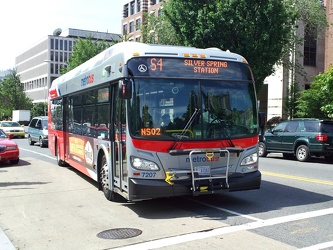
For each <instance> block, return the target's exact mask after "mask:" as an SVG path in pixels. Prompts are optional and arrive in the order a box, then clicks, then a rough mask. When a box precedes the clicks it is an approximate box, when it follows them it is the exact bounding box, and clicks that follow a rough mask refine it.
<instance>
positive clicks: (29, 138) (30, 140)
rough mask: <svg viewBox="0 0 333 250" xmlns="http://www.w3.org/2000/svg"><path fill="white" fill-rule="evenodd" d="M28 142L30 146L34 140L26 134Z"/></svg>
mask: <svg viewBox="0 0 333 250" xmlns="http://www.w3.org/2000/svg"><path fill="white" fill-rule="evenodd" d="M28 143H29V145H30V146H32V145H34V144H35V142H34V141H32V139H31V136H30V135H29V136H28Z"/></svg>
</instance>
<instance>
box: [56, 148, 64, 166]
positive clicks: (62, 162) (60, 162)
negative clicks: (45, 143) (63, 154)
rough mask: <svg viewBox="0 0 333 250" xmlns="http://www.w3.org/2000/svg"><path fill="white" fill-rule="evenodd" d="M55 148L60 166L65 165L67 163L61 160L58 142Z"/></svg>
mask: <svg viewBox="0 0 333 250" xmlns="http://www.w3.org/2000/svg"><path fill="white" fill-rule="evenodd" d="M55 149H56V152H55V153H56V157H57V164H58V166H60V167H63V166H65V164H66V163H65V162H64V161H63V160H61V158H60V155H59V148H58V143H56V144H55Z"/></svg>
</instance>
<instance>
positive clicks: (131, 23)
mask: <svg viewBox="0 0 333 250" xmlns="http://www.w3.org/2000/svg"><path fill="white" fill-rule="evenodd" d="M129 32H130V33H133V32H134V21H132V22H130V23H129Z"/></svg>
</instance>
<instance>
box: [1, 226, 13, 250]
mask: <svg viewBox="0 0 333 250" xmlns="http://www.w3.org/2000/svg"><path fill="white" fill-rule="evenodd" d="M0 249H1V250H16V247H14V245H13V243H12V242H11V241H10V240H9V239H8V237H7V235H6V234H5V232H4V231H3V230H2V229H1V228H0Z"/></svg>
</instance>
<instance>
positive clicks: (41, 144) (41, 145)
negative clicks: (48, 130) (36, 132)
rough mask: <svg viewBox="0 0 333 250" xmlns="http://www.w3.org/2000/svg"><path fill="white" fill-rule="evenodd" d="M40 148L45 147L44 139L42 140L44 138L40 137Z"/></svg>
mask: <svg viewBox="0 0 333 250" xmlns="http://www.w3.org/2000/svg"><path fill="white" fill-rule="evenodd" d="M39 146H40V147H41V148H43V147H44V144H43V139H42V137H39Z"/></svg>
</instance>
